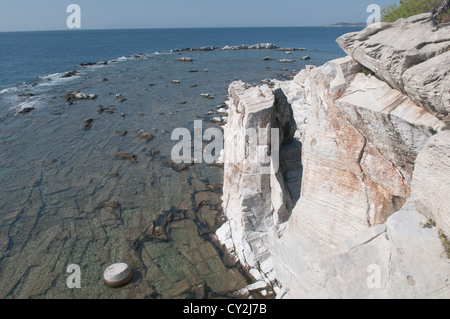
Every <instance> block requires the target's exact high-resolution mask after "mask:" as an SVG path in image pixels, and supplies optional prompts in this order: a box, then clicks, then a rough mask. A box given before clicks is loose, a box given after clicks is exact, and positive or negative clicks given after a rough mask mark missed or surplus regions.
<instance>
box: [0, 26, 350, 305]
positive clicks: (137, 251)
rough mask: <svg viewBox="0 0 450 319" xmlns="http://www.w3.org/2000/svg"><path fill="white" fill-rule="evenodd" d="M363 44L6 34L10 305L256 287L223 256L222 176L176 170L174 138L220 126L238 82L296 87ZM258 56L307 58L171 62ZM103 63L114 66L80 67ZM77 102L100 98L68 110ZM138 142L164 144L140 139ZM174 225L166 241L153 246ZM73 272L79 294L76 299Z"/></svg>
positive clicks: (4, 197) (0, 230) (211, 32)
mask: <svg viewBox="0 0 450 319" xmlns="http://www.w3.org/2000/svg"><path fill="white" fill-rule="evenodd" d="M357 30H359V29H357V28H243V29H241V28H236V29H165V30H111V31H76V32H72V31H61V32H21V33H0V70H1V72H0V299H3V298H93V299H98V298H136V299H140V298H164V299H168V298H191V297H192V295H193V293H192V288H194V287H196V286H198V285H200V284H204V285H205V286H206V287H207V297H208V298H224V297H228V296H229V293H230V292H233V291H236V290H238V289H241V288H243V287H245V286H246V285H248V284H249V283H251V281H252V280H253V279H252V278H249V276H248V274H246V273H245V272H243V271H242V270H241V269H240V267H238V266H237V265H235V264H230V262H229V260H228V259H227V258H223V257H224V256H223V251H222V250H221V249H220V246H219V245H217V243H215V232H216V230H217V228H218V227H220V225H222V224H223V222H224V219H225V216H224V215H223V212H222V205H221V195H222V193H221V192H222V189H221V186H222V182H223V169H222V168H220V167H216V166H211V165H207V164H204V163H203V164H195V165H190V164H189V165H187V166H186V167H183V168H181V169H180V168H178V167H176V166H175V167H174V166H173V165H171V163H170V158H171V150H172V149H173V146H174V144H175V143H176V141H173V140H172V139H171V134H170V132H172V131H173V130H174V129H175V128H180V127H183V128H188V129H189V130H190V131H191V132H193V130H194V126H193V124H194V121H196V120H202V123H203V128H204V129H206V128H208V127H211V126H218V124H215V123H212V122H211V119H212V118H213V117H214V116H218V113H217V107H218V106H219V105H221V104H222V103H223V102H224V101H225V100H226V98H227V94H228V91H227V89H228V86H229V84H230V83H231V82H232V81H234V80H237V79H241V80H243V81H245V82H248V83H259V81H260V80H262V79H266V78H280V79H286V78H287V77H290V76H292V75H293V74H295V73H296V72H298V71H299V70H300V69H302V68H304V67H305V65H306V64H314V65H322V64H324V63H325V62H326V61H329V60H331V59H335V58H338V57H341V56H344V52H343V51H342V50H341V49H340V48H339V47H338V46H337V44H336V42H335V40H336V38H337V37H339V36H340V35H342V34H344V33H347V32H351V31H357ZM255 43H273V44H275V45H277V46H278V47H291V48H306V51H293V52H291V53H290V54H286V53H285V52H280V51H277V50H235V51H234V50H226V51H222V50H215V51H212V52H180V53H170V52H169V51H170V50H173V49H177V48H187V47H190V48H199V47H203V46H218V47H222V46H225V45H241V44H248V45H252V44H255ZM157 51H159V53H157ZM140 53H143V54H142V55H139V54H140ZM305 55H309V56H310V57H311V59H310V60H307V61H304V60H302V57H304V56H305ZM180 56H185V57H190V58H192V62H179V61H178V59H179V58H180ZM267 56H269V57H271V58H272V60H268V59H265V57H267ZM283 59H289V60H292V62H290V63H280V62H279V61H280V60H283ZM100 61H107V62H108V63H101V64H95V65H89V66H80V64H85V63H95V62H100ZM72 71H76V72H72ZM67 72H69V73H71V76H69V77H64V75H66V73H67ZM174 80H176V81H174ZM73 91H82V92H84V93H86V94H95V95H96V96H97V98H96V99H95V100H79V101H73V103H68V101H67V99H66V97H65V96H66V95H67V94H68V93H69V92H73ZM203 94H209V95H210V98H208V99H206V98H204V97H203V96H202V95H203ZM117 96H119V97H120V96H122V97H124V99H122V98H119V99H118V98H117ZM23 109H31V111H30V112H29V113H26V114H20V113H18V111H20V110H23ZM87 119H89V120H87ZM86 120H87V121H88V122H89V123H90V124H91V126H90V127H89V129H84V128H86V127H85V123H86ZM140 130H145V131H147V132H149V133H151V134H152V135H153V137H154V139H153V140H151V141H147V140H143V139H141V138H140V137H139V136H138V132H139V131H140ZM119 153H127V154H132V155H134V156H135V160H134V161H129V160H122V159H121V158H120V157H117V156H116V155H117V154H119ZM111 202H113V203H114V204H113V205H111V204H109V205H108V204H105V203H111ZM168 216H172V217H173V218H172V220H171V222H170V223H169V225H167V228H168V229H167V239H168V240H167V241H162V242H160V241H157V240H153V239H152V238H148V236H144V234H145V232H146V230H147V229H149V227H150V226H151V225H155V224H156V225H159V224H161V223H162V221H163V220H164V218H165V217H168ZM117 262H126V263H127V264H129V265H130V267H131V268H132V269H133V271H134V273H135V276H134V279H133V281H132V282H131V283H130V284H129V285H127V286H126V287H124V288H122V289H110V288H108V287H106V285H105V284H104V283H103V279H102V276H103V271H104V270H105V269H106V268H107V267H108V266H109V265H111V264H112V263H117ZM73 264H75V265H78V266H79V267H80V270H81V274H80V276H81V288H80V289H70V288H69V287H68V286H67V279H68V277H69V274H68V273H67V269H68V267H69V266H70V265H73ZM256 297H258V296H256Z"/></svg>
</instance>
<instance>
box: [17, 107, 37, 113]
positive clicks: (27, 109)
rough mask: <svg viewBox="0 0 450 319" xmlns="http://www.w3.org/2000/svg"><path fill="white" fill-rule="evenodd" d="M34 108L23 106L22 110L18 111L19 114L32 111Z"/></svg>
mask: <svg viewBox="0 0 450 319" xmlns="http://www.w3.org/2000/svg"><path fill="white" fill-rule="evenodd" d="M34 109H35V108H34V107H25V108H23V109H22V110H20V111H19V112H18V113H19V114H27V113H30V112H31V111H33V110H34Z"/></svg>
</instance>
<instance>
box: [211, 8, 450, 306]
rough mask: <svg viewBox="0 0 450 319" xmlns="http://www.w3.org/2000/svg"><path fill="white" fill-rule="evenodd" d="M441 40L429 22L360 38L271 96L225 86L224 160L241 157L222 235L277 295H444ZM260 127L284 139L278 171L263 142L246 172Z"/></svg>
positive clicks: (230, 176)
mask: <svg viewBox="0 0 450 319" xmlns="http://www.w3.org/2000/svg"><path fill="white" fill-rule="evenodd" d="M449 31H450V26H438V25H437V24H436V23H435V22H434V20H433V19H432V16H431V15H430V14H423V15H419V16H415V17H411V18H409V19H402V20H399V21H397V22H396V23H392V24H381V25H378V27H368V28H366V29H365V30H363V31H361V32H359V33H351V34H348V35H344V36H343V37H341V38H340V39H338V43H339V44H340V45H341V47H342V48H343V49H344V50H345V51H346V52H347V53H348V54H349V56H347V57H344V58H341V59H337V60H334V61H330V62H328V63H326V64H325V65H323V66H321V67H317V68H315V67H312V66H308V67H307V68H306V69H305V70H302V71H301V72H300V73H299V74H298V75H297V76H296V77H295V78H294V80H293V81H286V82H279V83H277V84H276V85H275V89H269V87H268V86H266V85H263V86H261V87H250V86H248V85H246V84H244V83H242V82H234V83H233V84H231V86H230V101H229V103H228V104H229V105H230V114H229V120H228V124H227V125H226V126H225V157H227V156H228V155H229V154H236V153H239V154H244V156H243V160H242V161H240V162H237V163H236V162H235V163H234V164H230V163H228V164H225V180H224V187H223V191H224V198H223V202H224V211H225V214H226V216H227V217H228V222H227V223H226V224H225V225H224V226H223V227H222V228H221V229H220V230H219V232H218V237H219V239H220V240H221V241H222V242H223V243H224V244H225V246H226V247H227V248H228V249H229V250H230V251H231V252H232V253H234V254H235V256H236V259H237V260H239V261H240V262H241V263H242V264H243V265H244V266H246V267H247V268H248V269H250V273H251V274H252V275H253V276H254V277H255V280H257V281H263V282H265V283H266V284H267V286H268V287H270V288H273V289H274V290H275V292H276V293H277V297H285V298H289V297H290V298H311V297H312V298H314V297H319V298H347V297H349V298H391V297H393V298H403V297H404V298H410V297H412V298H422V297H438V298H448V297H450V263H449V260H448V259H447V255H446V252H445V251H444V246H443V245H442V244H441V242H440V239H439V236H438V230H437V229H436V228H435V227H434V226H433V224H434V225H436V227H437V228H438V229H439V230H441V234H442V233H444V234H447V235H448V234H450V222H449V220H450V209H449V207H450V196H449V195H448V192H446V190H447V189H449V188H450V179H449V177H450V176H449V173H448V172H449V166H450V150H449V147H450V135H449V134H448V131H447V129H448V110H449V107H450V106H449V100H448V97H449V94H450V92H449V87H448V83H449V81H448V80H449V79H448V76H449V74H450V71H449V66H450V60H449V57H450V56H448V49H449V48H450V38H449V36H448V35H449V34H450V32H449ZM394 40H395V41H394ZM364 68H365V69H369V70H371V71H372V75H370V74H367V73H368V72H363V71H365V70H363V69H364ZM292 122H295V124H296V125H293V124H292ZM261 127H267V128H277V129H279V131H280V137H279V140H280V148H279V153H278V154H279V164H280V165H279V170H274V169H273V168H274V167H276V168H278V166H277V165H276V164H277V163H274V157H273V155H274V154H273V152H275V151H277V148H274V147H273V146H274V145H272V144H273V142H272V143H271V142H270V141H269V140H268V139H260V140H259V141H258V142H259V143H260V144H259V145H262V146H263V147H265V149H267V150H270V151H271V152H272V157H271V162H270V163H269V164H268V163H265V166H270V167H271V169H269V170H261V167H262V166H264V165H258V164H254V163H253V164H252V165H248V163H247V161H248V160H249V159H250V158H251V152H250V151H251V148H250V147H249V144H248V141H246V138H245V133H243V132H245V130H246V129H249V128H255V129H256V128H261ZM292 137H294V139H292ZM275 160H276V159H275ZM427 218H431V219H429V220H428V221H430V220H433V224H432V225H431V226H430V228H424V227H423V225H424V224H426V223H427ZM372 271H374V272H373V274H374V275H376V276H375V277H373V276H372ZM436 272H438V273H436ZM433 273H435V275H432V274H433ZM374 278H375V279H376V280H375V279H374ZM371 280H374V281H371Z"/></svg>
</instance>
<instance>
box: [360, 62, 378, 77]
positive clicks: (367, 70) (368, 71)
mask: <svg viewBox="0 0 450 319" xmlns="http://www.w3.org/2000/svg"><path fill="white" fill-rule="evenodd" d="M361 72H362V73H364V74H365V75H366V76H369V75H375V73H374V72H373V71H372V70H370V69H368V68H366V67H365V66H364V65H362V64H361Z"/></svg>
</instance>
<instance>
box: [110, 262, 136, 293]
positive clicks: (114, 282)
mask: <svg viewBox="0 0 450 319" xmlns="http://www.w3.org/2000/svg"><path fill="white" fill-rule="evenodd" d="M133 275H134V274H133V271H132V270H131V268H130V267H129V266H128V265H127V264H125V263H117V264H113V265H111V266H109V267H108V268H106V270H105V271H104V273H103V281H104V282H105V284H106V285H107V286H109V287H111V288H118V287H122V286H125V285H126V284H128V283H129V282H130V281H131V280H132V279H133Z"/></svg>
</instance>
